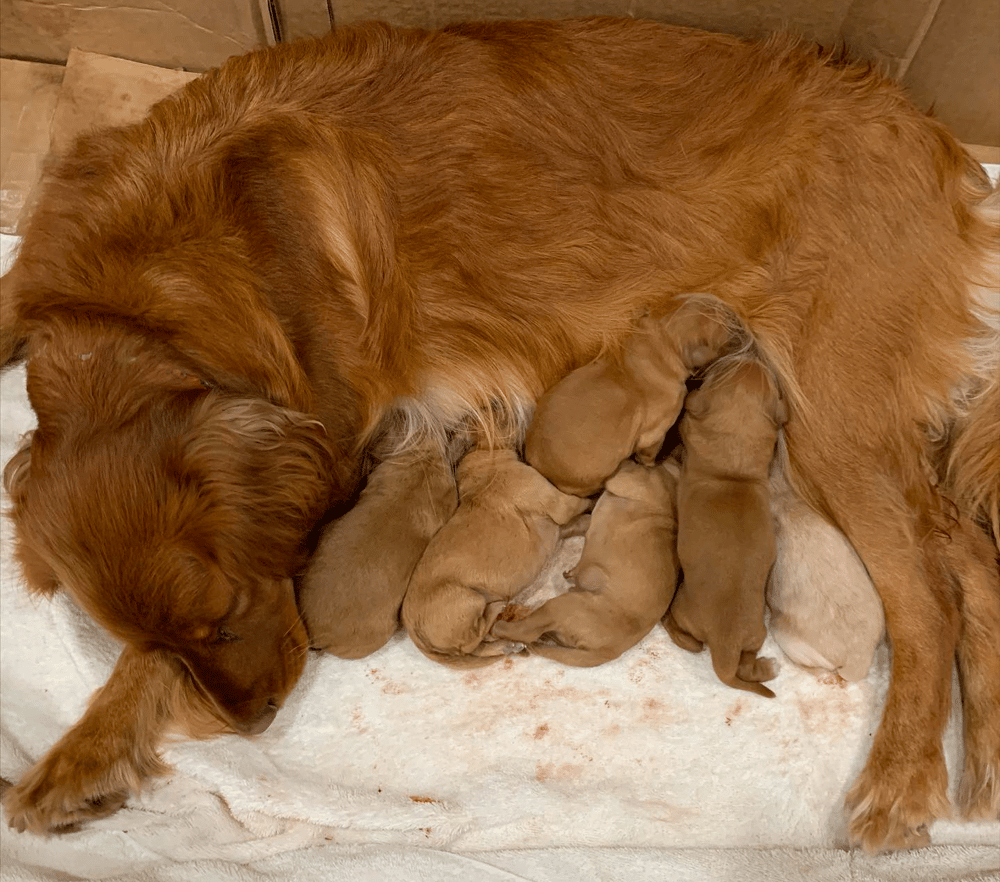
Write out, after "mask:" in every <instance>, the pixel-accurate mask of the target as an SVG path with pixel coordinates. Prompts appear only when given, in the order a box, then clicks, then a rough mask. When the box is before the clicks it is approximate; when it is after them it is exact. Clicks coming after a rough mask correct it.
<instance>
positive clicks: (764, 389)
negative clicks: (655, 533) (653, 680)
mask: <svg viewBox="0 0 1000 882" xmlns="http://www.w3.org/2000/svg"><path fill="white" fill-rule="evenodd" d="M785 419H786V414H785V406H784V402H783V401H782V399H781V396H780V394H779V392H778V390H777V388H776V386H775V384H774V381H773V379H772V378H771V377H770V376H769V374H768V372H767V369H766V368H764V367H763V366H762V365H761V364H760V363H759V362H756V361H750V360H746V359H739V360H735V361H734V360H732V359H723V360H722V361H718V362H716V363H715V364H714V365H713V366H712V367H711V368H709V370H708V372H707V373H706V375H705V379H704V382H703V383H702V386H701V388H700V389H697V390H696V391H694V392H692V393H691V394H690V395H688V397H687V399H686V400H685V402H684V417H683V419H682V420H681V426H680V429H681V440H682V441H683V442H684V455H683V464H682V465H681V474H680V480H679V481H678V484H677V520H678V528H677V557H678V559H679V561H680V565H681V568H682V570H683V572H684V579H683V582H682V583H681V586H680V587H679V588H678V589H677V594H676V595H675V597H674V600H673V602H672V603H671V604H670V610H669V611H668V612H667V614H666V615H665V616H664V617H663V626H664V627H665V628H666V629H667V632H668V633H669V634H670V636H671V638H672V639H673V641H674V643H676V644H677V645H678V646H680V647H681V648H682V649H687V650H688V651H690V652H701V651H702V650H703V649H704V648H705V645H706V644H707V645H708V648H709V650H710V652H711V654H712V667H713V668H715V673H716V675H717V676H718V678H719V679H720V680H721V681H722V682H723V683H725V684H726V685H728V686H732V687H734V688H736V689H745V690H747V691H748V692H756V693H757V694H758V695H763V696H765V697H767V698H774V693H773V692H772V691H771V690H770V689H768V688H767V687H766V686H762V685H761V682H762V681H764V680H770V679H772V678H773V677H774V676H775V674H776V669H775V667H774V662H773V661H772V660H771V659H761V658H758V657H757V651H758V650H759V649H760V647H761V645H762V644H763V643H764V640H765V638H766V637H767V628H766V627H765V625H764V590H765V587H766V584H767V577H768V573H769V572H770V571H771V565H772V564H773V563H774V557H775V542H774V527H773V524H772V521H771V502H770V494H769V493H768V486H767V481H768V472H769V470H770V467H771V461H772V459H773V458H774V449H775V445H776V443H777V440H778V430H779V428H780V426H781V425H782V424H783V423H784V422H785Z"/></svg>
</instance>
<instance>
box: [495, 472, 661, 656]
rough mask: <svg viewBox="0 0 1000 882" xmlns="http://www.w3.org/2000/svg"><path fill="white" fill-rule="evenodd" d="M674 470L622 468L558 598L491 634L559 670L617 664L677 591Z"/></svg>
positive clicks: (599, 504) (597, 509)
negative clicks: (523, 646) (559, 665)
mask: <svg viewBox="0 0 1000 882" xmlns="http://www.w3.org/2000/svg"><path fill="white" fill-rule="evenodd" d="M675 469H676V466H675V465H674V464H673V463H671V462H664V463H663V464H661V465H658V466H653V467H652V468H647V467H646V466H642V465H639V464H638V463H634V462H624V463H622V466H621V468H619V469H618V471H617V472H615V474H614V475H612V476H611V477H610V478H609V479H608V482H607V484H606V485H605V488H604V492H603V493H602V494H601V496H600V498H599V499H598V500H597V504H596V505H595V506H594V513H593V515H592V517H591V521H590V526H589V528H588V530H587V534H586V536H587V538H586V540H585V541H584V546H583V554H582V555H581V557H580V560H579V562H578V563H577V564H576V566H575V567H573V569H571V570H570V571H569V572H568V573H566V578H567V579H569V580H570V581H571V582H572V583H573V587H572V588H570V590H569V591H567V592H566V593H565V594H560V595H558V596H557V597H553V598H551V599H550V600H547V601H546V602H545V603H543V604H542V605H541V606H540V607H538V609H536V610H534V611H533V612H531V613H529V614H528V615H527V616H525V617H524V618H523V619H518V620H515V621H510V622H505V621H498V622H497V623H496V624H495V625H494V626H493V634H494V636H496V637H500V638H503V639H505V640H511V641H514V642H519V643H524V644H526V645H527V646H526V648H527V649H528V651H529V652H531V653H534V654H536V655H541V656H544V657H545V658H550V659H553V660H554V661H559V662H562V663H563V664H567V665H576V666H578V667H591V666H593V665H600V664H603V663H604V662H607V661H611V660H612V659H616V658H618V656H620V655H621V654H622V653H623V652H625V651H626V650H627V649H631V648H632V647H633V646H635V645H636V643H638V642H639V641H640V640H642V638H643V637H645V636H646V635H647V634H648V633H649V632H650V630H652V628H653V627H654V626H655V625H656V623H657V622H659V621H660V619H662V618H663V615H664V613H666V611H667V607H668V606H670V600H671V598H673V596H674V591H675V589H676V588H677V518H676V512H675V507H676V500H675V497H676V495H677V477H676V474H675Z"/></svg>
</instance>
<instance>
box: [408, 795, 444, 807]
mask: <svg viewBox="0 0 1000 882" xmlns="http://www.w3.org/2000/svg"><path fill="white" fill-rule="evenodd" d="M410 802H421V803H426V802H432V803H434V805H437V804H438V800H436V799H431V798H430V797H429V796H411V797H410Z"/></svg>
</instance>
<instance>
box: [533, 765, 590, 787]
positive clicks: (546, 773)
mask: <svg viewBox="0 0 1000 882" xmlns="http://www.w3.org/2000/svg"><path fill="white" fill-rule="evenodd" d="M582 771H583V766H582V765H580V764H579V763H537V764H536V765H535V780H536V781H538V782H540V783H544V782H545V781H573V780H575V779H577V778H579V777H580V772H582Z"/></svg>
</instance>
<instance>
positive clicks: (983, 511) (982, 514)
mask: <svg viewBox="0 0 1000 882" xmlns="http://www.w3.org/2000/svg"><path fill="white" fill-rule="evenodd" d="M971 162H972V160H970V163H971ZM975 171H978V168H976V169H973V172H975ZM967 177H968V178H969V180H968V181H965V182H963V183H965V184H966V186H965V187H963V188H962V189H961V191H960V192H959V193H958V194H957V195H956V201H957V202H958V203H959V204H961V205H965V206H967V211H968V219H967V222H966V237H967V239H968V241H969V243H970V244H971V245H972V246H973V248H974V249H975V251H974V257H973V260H972V262H971V263H972V265H971V266H970V271H969V285H970V301H971V303H970V306H971V309H972V312H973V314H974V317H975V319H976V320H977V323H978V326H979V333H978V334H976V336H975V337H974V338H973V339H972V340H970V341H969V344H968V346H969V349H970V352H971V354H972V358H973V364H974V373H975V376H974V378H973V381H972V384H971V385H970V387H969V388H968V389H967V390H963V392H964V395H961V396H960V401H959V403H958V415H957V418H956V420H955V423H954V425H953V427H952V429H951V433H950V435H951V438H950V443H949V445H948V450H947V458H946V460H945V463H944V466H945V482H946V485H947V490H946V492H947V493H948V495H949V496H950V497H951V498H952V499H953V500H954V501H955V502H956V503H957V504H958V506H959V507H960V508H961V509H962V511H963V512H965V513H966V514H968V515H970V516H971V517H972V518H974V519H975V520H976V521H977V522H978V523H979V524H980V525H981V526H983V527H984V528H985V529H986V531H987V532H988V533H991V534H992V536H993V542H994V544H995V545H996V547H997V548H998V549H1000V187H997V188H994V189H993V190H992V192H991V193H990V195H988V196H986V198H983V197H982V183H983V182H982V179H981V176H977V175H975V174H973V173H971V172H970V173H969V174H968V175H967ZM976 185H978V189H976Z"/></svg>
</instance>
